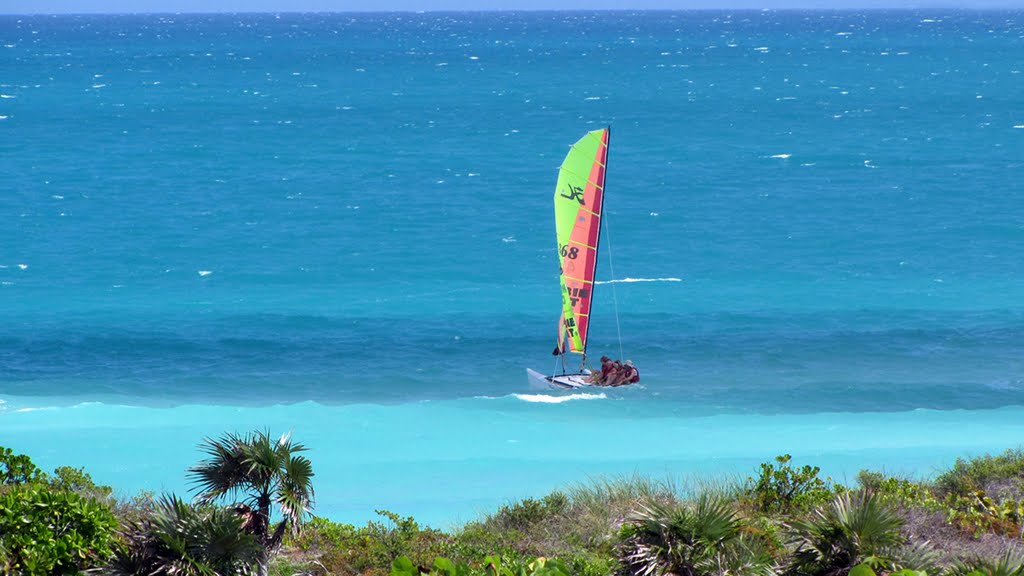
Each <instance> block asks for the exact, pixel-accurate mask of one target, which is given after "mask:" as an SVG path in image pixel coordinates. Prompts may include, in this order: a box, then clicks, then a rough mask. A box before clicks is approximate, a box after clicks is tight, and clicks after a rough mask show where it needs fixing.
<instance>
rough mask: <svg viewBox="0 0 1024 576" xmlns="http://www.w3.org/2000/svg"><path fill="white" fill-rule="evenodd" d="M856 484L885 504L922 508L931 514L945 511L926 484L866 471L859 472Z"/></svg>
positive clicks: (943, 505) (941, 503)
mask: <svg viewBox="0 0 1024 576" xmlns="http://www.w3.org/2000/svg"><path fill="white" fill-rule="evenodd" d="M857 483H858V484H859V485H860V486H861V489H863V490H865V491H867V492H871V493H874V494H876V495H877V496H878V498H879V499H880V500H883V501H885V502H889V503H892V504H897V505H901V506H913V507H915V508H923V509H925V510H930V511H932V512H938V511H942V510H945V509H946V505H945V504H944V503H943V502H942V501H941V500H939V499H938V498H936V497H935V493H934V492H933V491H932V489H931V488H930V487H929V486H928V485H927V484H922V483H920V482H913V481H911V480H907V479H904V478H896V477H894V476H886V475H884V474H882V473H881V472H869V471H867V470H861V471H860V473H859V474H858V475H857Z"/></svg>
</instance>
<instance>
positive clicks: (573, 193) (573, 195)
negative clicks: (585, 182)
mask: <svg viewBox="0 0 1024 576" xmlns="http://www.w3.org/2000/svg"><path fill="white" fill-rule="evenodd" d="M566 186H568V187H569V194H568V195H566V194H565V192H562V193H561V194H559V196H561V197H562V198H568V199H569V200H576V201H577V202H579V203H580V206H585V204H584V203H583V187H582V186H573V185H572V184H566Z"/></svg>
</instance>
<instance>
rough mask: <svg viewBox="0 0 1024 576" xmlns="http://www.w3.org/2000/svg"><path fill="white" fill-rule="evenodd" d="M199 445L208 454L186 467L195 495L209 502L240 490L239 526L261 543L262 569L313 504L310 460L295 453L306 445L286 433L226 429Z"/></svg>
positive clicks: (235, 505)
mask: <svg viewBox="0 0 1024 576" xmlns="http://www.w3.org/2000/svg"><path fill="white" fill-rule="evenodd" d="M201 449H202V450H203V451H204V452H205V453H206V454H207V455H208V456H209V458H207V459H206V460H203V461H201V462H199V464H197V465H195V466H193V467H192V468H190V469H189V475H190V476H191V477H192V481H193V482H194V483H195V484H196V485H197V490H198V494H197V495H196V500H197V501H198V502H200V503H205V504H209V503H212V502H215V501H217V500H218V499H220V498H222V497H231V496H237V495H243V500H242V501H241V502H236V503H235V504H234V510H235V512H236V513H237V514H238V515H239V516H240V517H241V518H242V521H243V524H242V526H243V529H244V530H245V531H246V532H248V533H249V534H252V535H253V536H255V537H256V540H257V541H258V542H259V543H260V545H262V546H263V555H262V557H261V558H260V562H259V564H260V573H261V574H266V573H267V562H268V561H269V560H270V557H271V555H272V554H274V553H275V552H276V551H277V548H278V547H279V546H280V545H281V540H282V539H283V538H284V535H285V533H286V532H288V531H289V530H291V531H292V532H297V531H298V530H299V528H300V527H301V526H302V523H303V521H304V520H305V517H306V515H307V514H309V513H311V510H312V506H313V465H312V463H311V462H310V461H309V459H308V458H306V457H305V456H300V455H297V453H298V452H303V451H305V450H306V447H305V446H303V445H302V444H298V443H295V442H293V441H292V439H291V436H290V434H284V435H282V436H281V437H280V438H279V439H277V440H274V439H273V438H271V436H270V432H253V433H250V434H248V435H246V436H239V435H236V434H226V435H225V436H224V437H222V438H219V439H211V438H207V439H206V440H204V441H203V443H202V445H201ZM274 504H276V508H277V512H278V513H279V514H280V517H281V520H280V522H278V524H277V525H276V526H275V527H273V529H271V512H272V510H271V507H272V505H274Z"/></svg>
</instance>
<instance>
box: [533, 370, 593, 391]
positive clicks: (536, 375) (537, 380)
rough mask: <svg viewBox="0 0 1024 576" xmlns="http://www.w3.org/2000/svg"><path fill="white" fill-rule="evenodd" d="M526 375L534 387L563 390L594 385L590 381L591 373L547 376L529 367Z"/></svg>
mask: <svg viewBox="0 0 1024 576" xmlns="http://www.w3.org/2000/svg"><path fill="white" fill-rule="evenodd" d="M526 377H527V379H528V380H529V381H530V385H531V386H532V387H534V388H541V389H547V388H551V387H554V388H559V389H562V390H575V389H577V388H583V387H585V386H593V385H594V384H593V383H591V382H590V381H588V379H589V378H590V374H557V375H555V376H545V375H543V374H541V373H540V372H537V371H536V370H530V369H529V368H527V369H526Z"/></svg>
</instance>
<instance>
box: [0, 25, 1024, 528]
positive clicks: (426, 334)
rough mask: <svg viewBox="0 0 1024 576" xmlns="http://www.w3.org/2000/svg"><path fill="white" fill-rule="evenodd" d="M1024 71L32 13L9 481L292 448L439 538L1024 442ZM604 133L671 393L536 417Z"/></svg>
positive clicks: (917, 33)
mask: <svg viewBox="0 0 1024 576" xmlns="http://www.w3.org/2000/svg"><path fill="white" fill-rule="evenodd" d="M1021 53H1024V12H1020V11H1017V12H1007V11H982V12H971V11H950V10H939V9H935V10H917V11H867V12H854V11H846V12H843V11H838V12H831V11H693V12H628V11H623V12H494V13H483V12H482V13H387V14H383V13H381V14H219V15H185V14H173V15H171V14H165V15H133V16H129V15H121V16H10V15H8V16H0V174H2V175H3V177H2V178H0V445H2V446H6V447H10V448H12V449H14V450H15V451H17V452H23V453H27V454H29V455H30V456H31V457H32V458H33V460H34V461H35V462H36V463H37V464H39V465H40V466H41V467H43V468H46V469H52V468H54V467H56V466H60V465H73V466H83V467H85V469H86V471H88V472H89V473H91V474H92V476H93V478H94V479H95V480H96V481H97V482H99V483H103V484H109V485H112V486H113V487H114V488H115V489H116V491H117V492H118V493H119V494H121V495H131V494H134V493H135V492H137V491H139V490H151V491H155V492H161V491H174V492H177V493H179V494H182V495H187V494H189V490H190V488H191V486H190V485H189V483H188V481H187V476H186V473H185V470H186V469H187V468H188V466H190V465H192V464H194V463H196V462H197V461H198V460H199V459H200V458H201V457H202V454H201V453H200V452H199V450H198V449H197V446H198V444H199V443H200V442H201V441H202V440H203V438H206V437H215V436H218V435H220V434H222V433H224V432H246V431H249V430H269V431H270V432H271V433H273V434H282V433H286V432H291V433H292V434H293V437H294V438H296V439H297V440H298V441H299V442H302V443H304V444H306V445H307V446H308V448H309V449H310V450H309V452H308V455H309V456H310V458H311V459H312V460H313V464H314V468H315V471H316V474H317V476H316V482H315V488H316V491H317V506H316V511H317V513H318V514H320V515H323V516H326V517H328V518H331V519H332V520H336V521H342V522H353V523H362V522H365V521H366V520H369V519H373V518H376V515H375V512H374V511H375V510H378V509H387V510H391V511H394V512H397V513H399V514H402V515H412V516H415V517H416V518H417V519H419V520H421V521H423V522H425V523H427V524H430V525H432V526H437V527H450V526H453V525H456V524H458V523H460V522H465V521H468V520H472V519H474V518H477V517H479V516H480V515H481V514H483V513H485V512H488V511H491V510H494V509H495V507H496V506H499V505H500V504H502V503H505V502H508V501H510V500H513V499H517V498H523V497H529V496H542V495H544V494H546V493H547V492H549V491H551V490H555V489H559V488H564V487H566V486H571V485H573V484H575V483H578V482H588V481H590V480H592V479H594V478H601V477H621V476H624V475H632V474H645V475H651V476H654V477H656V478H673V479H683V482H684V483H685V482H686V481H687V479H694V478H703V477H708V476H715V477H718V478H744V477H746V476H747V475H751V474H754V473H755V471H756V469H757V464H758V463H759V462H763V461H768V460H770V459H771V458H772V457H774V456H775V455H778V454H783V453H789V454H792V455H793V457H794V462H795V463H796V464H798V465H803V464H814V465H819V466H821V467H822V469H823V472H824V473H826V474H828V475H830V476H832V477H833V478H834V479H836V480H838V481H842V482H851V483H852V482H853V481H854V479H855V477H856V474H857V472H858V471H859V470H861V469H863V468H872V469H877V470H885V471H888V472H891V473H895V474H903V475H907V476H910V477H915V478H927V477H930V476H933V475H934V474H935V473H936V472H937V471H938V470H940V469H941V468H943V467H945V466H949V465H951V464H952V462H953V460H954V459H955V458H956V457H958V456H970V455H976V454H982V453H985V452H997V451H1002V450H1003V449H1006V448H1010V447H1017V446H1020V445H1021V444H1022V443H1024V408H1022V406H1024V354H1022V353H1024V338H1022V337H1024V259H1022V258H1021V250H1022V248H1024V199H1022V198H1021V196H1020V191H1021V187H1020V182H1021V181H1022V179H1024V110H1022V109H1021V107H1020V102H1021V100H1022V98H1024V73H1022V70H1024V62H1022V61H1021V59H1020V54H1021ZM603 126H611V130H612V131H611V146H610V152H609V163H608V180H607V189H606V198H605V200H606V213H605V215H606V220H605V223H606V228H605V230H604V236H603V238H602V244H601V252H600V261H599V263H598V271H597V277H598V279H599V280H600V283H599V284H598V285H597V286H596V289H595V302H594V309H593V312H592V319H591V335H590V343H589V350H590V351H591V354H593V355H594V357H597V356H599V355H601V354H608V355H610V356H614V357H617V358H623V359H625V358H629V359H632V360H633V361H634V362H635V363H636V365H637V366H638V368H639V370H640V373H641V378H642V379H641V382H640V384H638V385H636V386H633V387H628V388H620V389H596V390H590V391H587V392H585V393H581V392H577V393H567V392H560V391H556V390H543V389H532V388H530V386H529V384H528V382H527V378H526V372H525V369H526V368H533V369H536V370H539V371H542V372H545V371H547V372H550V371H551V370H553V369H555V359H554V358H553V357H552V356H551V355H550V352H551V349H552V348H553V345H554V341H555V338H556V327H557V322H558V314H559V311H560V295H559V286H558V279H557V274H558V262H557V258H556V248H555V238H554V221H553V212H552V196H553V193H554V183H555V179H556V176H557V168H558V166H559V164H560V163H561V160H562V158H563V156H564V155H565V153H566V151H567V150H568V147H569V145H570V144H572V143H573V142H575V141H576V140H577V139H578V138H580V137H581V136H582V135H583V134H584V133H585V132H586V131H589V130H593V129H596V128H599V127H603ZM620 334H621V337H620ZM572 362H576V363H578V360H573V361H572Z"/></svg>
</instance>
